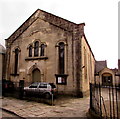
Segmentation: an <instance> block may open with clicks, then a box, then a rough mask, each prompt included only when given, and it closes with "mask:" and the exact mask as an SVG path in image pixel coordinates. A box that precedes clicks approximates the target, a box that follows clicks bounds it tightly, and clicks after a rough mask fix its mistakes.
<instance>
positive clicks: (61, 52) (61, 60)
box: [59, 42, 65, 74]
mask: <svg viewBox="0 0 120 119" xmlns="http://www.w3.org/2000/svg"><path fill="white" fill-rule="evenodd" d="M64 51H65V45H64V43H63V42H60V43H59V74H64V64H65V61H64V55H65V54H64Z"/></svg>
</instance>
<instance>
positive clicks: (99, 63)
mask: <svg viewBox="0 0 120 119" xmlns="http://www.w3.org/2000/svg"><path fill="white" fill-rule="evenodd" d="M104 68H107V61H106V60H104V61H95V73H98V72H99V71H101V70H102V69H104Z"/></svg>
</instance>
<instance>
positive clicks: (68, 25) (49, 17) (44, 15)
mask: <svg viewBox="0 0 120 119" xmlns="http://www.w3.org/2000/svg"><path fill="white" fill-rule="evenodd" d="M38 18H40V19H42V20H44V21H47V22H49V23H51V24H53V25H55V26H57V27H60V28H62V29H64V30H67V31H69V32H73V29H74V28H77V27H78V28H79V30H80V31H81V32H83V34H84V31H83V30H84V29H83V27H84V26H85V23H81V24H76V23H73V22H70V21H68V20H65V19H63V18H60V17H58V16H55V15H53V14H51V13H48V12H45V11H43V10H40V9H37V10H36V11H35V12H34V13H33V14H32V15H31V16H30V17H29V18H28V19H27V20H26V21H25V22H24V23H23V24H22V25H21V26H20V27H19V28H18V29H17V30H16V31H15V32H14V33H13V34H12V35H11V36H10V37H9V38H8V39H6V40H9V41H10V42H13V41H14V40H15V39H17V38H18V37H19V36H20V35H21V34H22V33H23V32H24V31H25V30H26V29H27V28H28V27H29V26H30V25H31V24H32V23H33V22H34V21H36V20H37V19H38Z"/></svg>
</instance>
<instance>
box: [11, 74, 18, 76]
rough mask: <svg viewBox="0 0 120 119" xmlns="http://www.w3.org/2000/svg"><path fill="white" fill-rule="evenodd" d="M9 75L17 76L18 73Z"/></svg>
mask: <svg viewBox="0 0 120 119" xmlns="http://www.w3.org/2000/svg"><path fill="white" fill-rule="evenodd" d="M10 75H11V76H19V74H10Z"/></svg>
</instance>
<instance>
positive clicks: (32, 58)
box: [25, 56, 48, 60]
mask: <svg viewBox="0 0 120 119" xmlns="http://www.w3.org/2000/svg"><path fill="white" fill-rule="evenodd" d="M46 59H48V57H46V56H41V57H27V58H25V60H46Z"/></svg>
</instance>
